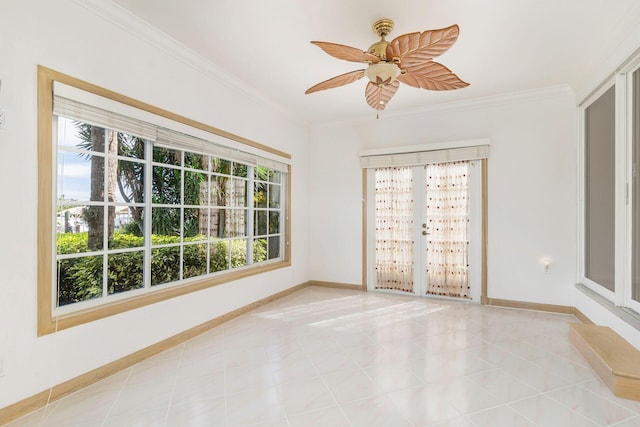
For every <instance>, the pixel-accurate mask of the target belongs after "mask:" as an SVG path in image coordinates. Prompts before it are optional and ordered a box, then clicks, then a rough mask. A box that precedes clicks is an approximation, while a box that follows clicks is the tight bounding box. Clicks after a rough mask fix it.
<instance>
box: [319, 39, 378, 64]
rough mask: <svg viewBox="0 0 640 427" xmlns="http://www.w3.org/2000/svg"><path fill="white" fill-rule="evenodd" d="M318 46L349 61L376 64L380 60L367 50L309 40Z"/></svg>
mask: <svg viewBox="0 0 640 427" xmlns="http://www.w3.org/2000/svg"><path fill="white" fill-rule="evenodd" d="M311 43H313V44H315V45H316V46H318V47H319V48H320V49H322V50H324V51H325V52H327V53H328V54H329V55H331V56H333V57H334V58H338V59H344V60H345V61H351V62H371V63H373V64H377V63H378V62H380V58H378V57H377V56H375V55H372V54H370V53H369V52H363V51H362V50H360V49H357V48H355V47H351V46H345V45H343V44H337V43H328V42H311Z"/></svg>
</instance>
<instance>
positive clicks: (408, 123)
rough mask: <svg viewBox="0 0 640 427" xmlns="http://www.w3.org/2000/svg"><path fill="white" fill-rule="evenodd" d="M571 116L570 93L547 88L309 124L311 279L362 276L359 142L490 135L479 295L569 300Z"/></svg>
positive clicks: (353, 280) (378, 144)
mask: <svg viewBox="0 0 640 427" xmlns="http://www.w3.org/2000/svg"><path fill="white" fill-rule="evenodd" d="M409 90H412V89H409ZM425 96H429V94H428V93H427V92H425ZM363 102H364V100H363ZM575 122H576V110H575V101H574V99H573V95H572V92H571V91H570V90H569V89H568V88H552V89H547V90H541V91H538V92H532V93H527V94H520V95H518V96H509V97H500V98H496V99H492V100H486V102H474V103H472V104H469V105H467V106H464V105H458V106H457V107H456V106H449V107H448V108H445V109H442V108H441V109H440V110H438V109H431V110H425V111H423V112H421V113H417V114H413V113H412V114H410V115H407V114H405V115H400V114H398V115H392V114H390V113H384V114H382V115H381V118H380V119H379V120H376V119H375V114H374V113H372V114H371V117H370V118H366V119H362V120H360V121H357V122H350V123H332V124H325V125H322V126H316V127H314V128H313V129H312V144H311V148H310V153H311V157H310V158H311V164H310V171H311V176H310V193H311V195H312V197H311V201H310V218H311V224H312V227H311V230H310V236H309V237H310V260H309V268H310V277H311V278H312V279H314V280H326V281H335V282H343V283H349V284H354V285H357V284H360V283H362V278H361V262H362V260H361V256H360V252H361V249H360V248H361V239H362V227H361V200H362V179H361V169H360V165H359V158H358V152H359V151H360V150H364V149H371V148H382V147H393V146H406V145H418V144H427V143H435V142H444V141H456V140H465V139H477V138H490V140H491V148H490V157H489V176H488V179H489V193H488V194H489V206H488V210H489V240H488V246H489V248H488V296H489V297H490V298H502V299H510V300H518V301H529V302H537V303H550V304H562V305H569V306H571V305H573V284H574V283H575V274H576V265H575V264H576V262H575V260H576V247H575V246H576V244H575V242H576V234H575V233H576V127H575ZM543 256H544V257H550V258H551V259H552V260H553V261H552V265H551V268H550V271H549V272H548V273H544V271H543V268H542V265H541V264H540V258H541V257H543Z"/></svg>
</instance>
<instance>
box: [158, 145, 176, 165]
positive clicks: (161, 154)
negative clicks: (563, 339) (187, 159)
mask: <svg viewBox="0 0 640 427" xmlns="http://www.w3.org/2000/svg"><path fill="white" fill-rule="evenodd" d="M181 159H182V151H180V150H171V149H169V148H163V147H153V161H154V162H157V163H164V164H166V165H175V166H180V164H181V162H182V160H181Z"/></svg>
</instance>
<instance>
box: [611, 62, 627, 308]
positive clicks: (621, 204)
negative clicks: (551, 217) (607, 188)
mask: <svg viewBox="0 0 640 427" xmlns="http://www.w3.org/2000/svg"><path fill="white" fill-rule="evenodd" d="M615 91H616V94H615V100H616V101H615V135H616V136H615V216H614V218H615V250H614V252H615V257H614V259H615V272H616V274H615V281H614V284H615V287H614V289H615V291H614V304H615V305H616V306H624V305H625V300H626V297H625V294H626V287H627V283H629V281H630V279H631V276H630V271H629V270H630V263H629V255H630V254H629V251H628V250H627V248H628V247H629V243H630V242H629V240H630V239H629V235H628V233H627V230H628V229H629V226H630V224H631V223H630V222H629V219H628V209H629V203H628V200H629V197H628V192H627V191H628V178H627V170H628V168H627V162H628V157H627V147H628V139H627V127H626V122H627V120H626V117H627V111H628V109H627V85H626V75H625V74H624V73H619V74H617V75H616V81H615Z"/></svg>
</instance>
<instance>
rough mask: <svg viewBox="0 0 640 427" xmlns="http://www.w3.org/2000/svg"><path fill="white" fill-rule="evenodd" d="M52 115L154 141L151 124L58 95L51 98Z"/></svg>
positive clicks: (154, 136)
mask: <svg viewBox="0 0 640 427" xmlns="http://www.w3.org/2000/svg"><path fill="white" fill-rule="evenodd" d="M53 114H54V115H56V116H62V117H66V118H68V119H74V120H78V121H81V122H84V123H87V124H90V125H93V126H100V127H103V128H105V129H112V130H116V131H119V132H122V133H126V134H129V135H133V136H138V137H141V138H144V139H151V140H155V139H156V133H157V132H156V126H154V125H152V124H149V123H146V122H144V121H141V120H138V119H134V118H132V117H127V116H125V115H122V114H118V113H114V112H112V111H107V110H103V109H102V108H98V107H94V106H93V105H88V104H84V103H82V102H78V101H75V100H73V99H68V98H64V97H61V96H58V95H55V96H54V97H53Z"/></svg>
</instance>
